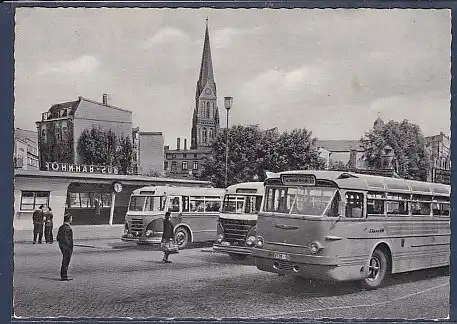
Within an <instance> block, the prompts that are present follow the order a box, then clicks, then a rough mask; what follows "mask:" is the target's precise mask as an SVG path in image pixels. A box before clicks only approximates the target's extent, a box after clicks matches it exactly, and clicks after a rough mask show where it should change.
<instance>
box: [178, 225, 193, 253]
mask: <svg viewBox="0 0 457 324" xmlns="http://www.w3.org/2000/svg"><path fill="white" fill-rule="evenodd" d="M175 241H176V244H178V247H179V248H180V249H184V248H186V247H187V245H189V243H190V234H189V231H188V230H187V228H185V227H182V226H181V227H178V228H177V229H176V231H175Z"/></svg>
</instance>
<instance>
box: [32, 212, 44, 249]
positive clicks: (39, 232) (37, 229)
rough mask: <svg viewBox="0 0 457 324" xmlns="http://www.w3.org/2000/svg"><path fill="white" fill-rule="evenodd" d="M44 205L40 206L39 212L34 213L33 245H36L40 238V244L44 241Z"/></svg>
mask: <svg viewBox="0 0 457 324" xmlns="http://www.w3.org/2000/svg"><path fill="white" fill-rule="evenodd" d="M43 207H44V206H43V205H41V206H40V208H38V209H37V210H35V211H34V212H33V216H32V219H33V244H35V243H36V239H37V236H38V243H39V244H41V243H42V242H41V241H42V240H43V222H44V215H43Z"/></svg>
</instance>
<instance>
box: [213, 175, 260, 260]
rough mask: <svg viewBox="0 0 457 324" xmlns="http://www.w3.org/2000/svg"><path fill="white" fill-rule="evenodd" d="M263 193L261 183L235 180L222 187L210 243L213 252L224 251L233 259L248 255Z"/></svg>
mask: <svg viewBox="0 0 457 324" xmlns="http://www.w3.org/2000/svg"><path fill="white" fill-rule="evenodd" d="M263 195H264V186H263V182H245V183H239V184H236V185H232V186H230V187H228V188H227V189H226V191H225V196H224V202H223V204H222V210H221V213H220V215H219V222H218V224H217V241H216V243H214V245H213V249H214V250H215V251H218V252H223V253H228V254H229V255H230V258H232V259H233V260H241V259H244V258H246V257H247V256H248V255H250V254H251V249H252V247H253V246H254V242H255V225H256V222H257V214H258V212H259V210H260V205H261V204H262V199H263Z"/></svg>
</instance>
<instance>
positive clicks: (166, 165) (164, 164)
mask: <svg viewBox="0 0 457 324" xmlns="http://www.w3.org/2000/svg"><path fill="white" fill-rule="evenodd" d="M163 168H164V169H165V170H168V161H164V162H163Z"/></svg>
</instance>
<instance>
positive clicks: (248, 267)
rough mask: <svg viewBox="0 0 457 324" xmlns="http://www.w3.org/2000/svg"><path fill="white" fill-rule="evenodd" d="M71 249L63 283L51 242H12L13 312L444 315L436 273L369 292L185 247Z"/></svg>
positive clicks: (443, 280)
mask: <svg viewBox="0 0 457 324" xmlns="http://www.w3.org/2000/svg"><path fill="white" fill-rule="evenodd" d="M84 245H87V246H77V247H75V252H74V255H73V259H72V262H71V264H70V271H69V275H70V276H72V277H73V278H74V280H73V281H70V282H61V281H59V267H60V262H61V256H60V252H59V251H58V247H57V246H56V245H55V244H54V245H44V244H43V245H32V244H16V246H15V272H14V289H15V296H14V298H15V300H14V305H15V306H14V307H15V314H16V316H23V317H59V316H63V317H136V318H138V317H142V318H144V317H165V318H170V317H174V318H186V317H191V318H202V317H204V318H233V317H251V318H258V317H268V318H324V317H325V318H422V319H432V318H445V317H447V315H448V310H449V276H448V275H447V274H446V272H445V271H443V270H442V269H439V270H432V271H430V270H428V271H420V272H416V273H410V274H403V275H398V276H395V278H394V279H393V280H391V281H390V282H389V283H388V285H387V286H386V287H384V288H381V289H378V290H376V291H361V290H360V289H359V288H358V287H357V286H355V285H354V284H353V283H338V284H332V283H323V282H315V281H309V280H304V279H300V278H294V277H288V276H282V277H279V276H278V275H275V274H271V273H266V272H261V271H259V270H257V268H256V267H255V265H254V262H253V260H251V259H248V260H245V261H237V262H233V261H231V260H230V259H229V258H228V257H227V256H225V255H222V254H217V253H210V252H203V251H205V250H206V251H207V250H210V249H208V248H206V249H202V247H196V248H195V247H194V248H192V249H187V250H183V251H181V252H180V254H179V255H175V256H171V260H172V261H173V263H172V264H163V263H161V262H160V260H161V257H162V253H161V252H160V251H154V250H151V249H150V248H148V247H137V246H136V245H125V246H124V245H121V248H119V246H118V248H111V247H107V245H105V246H103V248H91V247H89V246H90V244H84Z"/></svg>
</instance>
